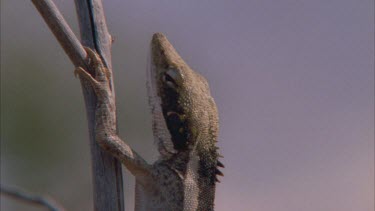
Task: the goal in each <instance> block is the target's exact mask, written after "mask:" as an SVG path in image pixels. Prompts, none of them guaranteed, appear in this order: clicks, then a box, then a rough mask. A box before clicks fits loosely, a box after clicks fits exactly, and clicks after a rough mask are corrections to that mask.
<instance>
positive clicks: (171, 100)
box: [75, 33, 224, 211]
mask: <svg viewBox="0 0 375 211" xmlns="http://www.w3.org/2000/svg"><path fill="white" fill-rule="evenodd" d="M86 51H87V53H88V57H89V61H90V62H89V68H92V70H93V72H94V75H93V76H92V75H90V74H89V73H88V72H87V71H85V70H84V69H82V68H77V69H76V70H75V74H77V75H79V76H80V77H81V78H83V79H84V80H87V81H88V82H89V84H91V86H92V88H93V89H94V91H95V93H96V95H97V100H98V102H97V110H96V131H97V133H96V140H97V141H98V143H99V145H100V146H101V147H102V148H103V149H105V150H107V151H109V152H110V153H111V154H112V155H113V156H115V157H117V158H118V159H119V160H120V161H121V162H122V163H123V164H124V165H125V166H126V168H128V170H129V171H130V172H131V173H132V174H133V175H134V176H135V178H136V199H135V210H137V211H152V210H160V211H168V210H171V211H172V210H173V211H179V210H183V211H193V210H194V211H195V210H199V211H212V210H214V198H215V184H216V182H217V181H218V180H217V175H222V173H221V172H220V170H218V167H224V166H223V164H222V163H221V162H219V161H218V157H219V156H220V155H219V153H218V148H217V146H216V142H217V134H218V128H219V126H218V112H217V108H216V105H215V102H214V100H213V98H212V97H211V94H210V90H209V87H208V83H207V81H206V79H205V78H204V77H203V76H201V75H199V74H198V73H196V72H195V71H193V70H192V69H191V68H190V67H189V66H188V65H187V64H186V63H185V62H184V61H183V60H182V58H181V57H180V56H179V55H178V53H177V52H176V50H175V49H174V48H173V46H172V45H171V44H170V43H169V41H168V40H167V38H166V37H165V36H164V35H163V34H161V33H156V34H154V36H153V38H152V42H151V57H152V58H151V64H150V67H149V72H148V91H149V98H150V100H149V101H150V105H151V110H152V115H153V132H154V138H155V141H156V143H157V146H158V150H159V152H160V158H159V159H158V160H157V161H156V162H155V163H154V164H152V165H150V164H148V163H147V162H146V161H145V160H144V159H143V158H142V157H141V156H140V155H138V154H137V153H136V152H135V151H133V150H132V149H131V148H130V147H129V146H128V145H127V144H126V143H125V142H124V141H122V140H121V139H120V138H119V137H118V135H117V131H116V114H115V105H114V98H113V96H112V92H111V88H110V85H109V78H110V76H109V71H108V70H107V69H106V68H105V67H104V65H103V63H102V61H101V59H100V57H99V56H98V55H97V54H96V53H95V52H93V51H92V50H90V49H88V48H86Z"/></svg>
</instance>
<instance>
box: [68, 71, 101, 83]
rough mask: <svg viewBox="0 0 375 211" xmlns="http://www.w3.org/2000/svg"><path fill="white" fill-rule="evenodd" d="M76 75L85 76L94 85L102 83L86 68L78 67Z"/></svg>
mask: <svg viewBox="0 0 375 211" xmlns="http://www.w3.org/2000/svg"><path fill="white" fill-rule="evenodd" d="M74 75H75V77H77V75H78V76H79V77H80V78H84V79H86V80H87V81H89V82H90V84H91V85H92V86H94V87H98V86H99V85H100V84H99V83H98V81H97V80H96V79H95V78H93V77H92V76H91V75H90V73H88V72H87V71H86V70H85V69H83V68H82V67H77V68H76V69H75V70H74Z"/></svg>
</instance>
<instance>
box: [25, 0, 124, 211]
mask: <svg viewBox="0 0 375 211" xmlns="http://www.w3.org/2000/svg"><path fill="white" fill-rule="evenodd" d="M32 2H33V4H34V5H35V7H36V8H37V9H38V11H39V13H40V14H41V16H42V17H43V19H44V20H45V21H46V23H47V25H48V27H49V28H50V29H51V31H52V32H53V34H54V35H55V37H56V38H57V40H58V41H59V43H60V44H61V46H62V47H63V49H64V50H65V52H66V53H67V55H68V56H69V58H70V60H71V61H72V62H73V64H74V66H76V67H84V68H87V67H88V65H87V64H86V56H87V54H86V52H85V50H84V49H83V46H82V44H83V45H84V46H86V47H89V48H91V49H94V50H96V51H97V52H98V53H99V55H100V56H101V57H102V58H103V60H104V63H105V65H106V66H107V67H108V69H109V70H110V71H112V70H111V67H112V63H111V42H112V40H111V36H110V34H109V33H108V30H107V26H106V21H105V17H104V10H103V6H102V3H101V0H76V1H75V2H76V8H77V14H78V21H79V26H80V32H81V40H82V44H81V43H80V42H79V40H78V39H77V37H76V36H75V35H74V33H73V32H72V30H71V29H70V27H69V26H68V24H67V23H66V21H65V20H64V18H63V17H62V15H61V13H60V12H59V11H58V9H57V7H56V5H55V4H54V3H53V2H52V1H51V0H32ZM88 71H90V70H88ZM111 75H113V74H111ZM81 85H82V91H83V95H84V99H85V105H86V112H87V120H88V128H89V139H90V148H91V158H92V169H93V186H94V188H93V189H94V210H96V211H123V210H124V193H123V181H122V169H121V163H120V162H119V161H118V160H117V159H115V158H114V157H113V156H112V155H110V154H109V153H107V152H105V151H103V150H102V149H101V148H100V147H99V146H98V144H97V142H96V140H95V110H96V101H97V100H96V96H95V94H94V93H93V90H92V89H91V87H90V86H87V85H86V84H85V83H84V82H83V81H81ZM111 87H113V79H112V78H111ZM112 92H113V95H114V89H113V88H112Z"/></svg>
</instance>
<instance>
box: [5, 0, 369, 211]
mask: <svg viewBox="0 0 375 211" xmlns="http://www.w3.org/2000/svg"><path fill="white" fill-rule="evenodd" d="M55 2H56V3H57V5H58V6H59V8H60V9H61V10H62V11H63V13H64V16H65V17H66V18H67V20H68V22H69V23H70V24H71V25H72V27H73V29H74V31H75V32H76V34H78V33H77V32H78V27H77V24H76V15H75V9H74V4H73V1H67V0H55ZM104 6H105V12H106V15H107V22H108V25H109V30H110V32H111V33H112V35H113V36H114V38H115V43H114V45H113V67H114V75H115V85H116V91H117V101H118V112H119V113H118V117H119V119H118V121H119V128H120V133H121V136H122V137H124V138H125V139H126V140H127V141H128V142H129V144H130V145H131V146H132V147H133V148H134V149H135V150H136V151H138V152H139V153H140V154H142V155H143V156H144V157H145V158H146V159H147V160H149V161H152V160H154V159H155V158H156V157H157V154H156V150H155V147H154V146H153V144H152V133H151V124H150V114H149V110H148V106H147V95H146V86H145V80H146V61H147V55H148V51H149V42H150V39H151V36H152V34H153V33H154V32H163V33H165V34H166V35H167V37H168V38H169V39H170V41H171V42H172V43H173V44H174V46H175V47H176V48H177V50H178V51H179V52H180V54H181V55H182V57H183V58H184V59H185V60H186V62H187V63H188V64H190V66H191V67H193V68H194V69H195V70H197V71H198V72H200V73H202V74H203V75H204V76H205V77H207V79H208V81H209V83H210V86H211V89H212V92H213V96H214V97H215V99H216V102H217V104H218V107H219V111H220V123H221V126H220V129H221V131H220V137H219V146H220V148H221V152H222V154H223V155H224V156H225V158H224V159H223V163H224V164H225V165H226V168H225V169H224V174H225V177H224V178H222V179H221V180H222V183H221V184H219V185H218V188H217V199H216V210H218V211H227V210H252V211H274V210H278V211H301V210H303V211H317V210H318V211H336V210H337V211H339V210H340V211H373V210H374V2H373V1H371V0H324V1H323V0H315V1H306V0H303V1H294V0H285V1H276V0H273V1H271V0H263V1H253V0H252V1H236V0H233V1H197V0H194V1H166V0H163V1H120V0H112V1H105V2H104ZM85 118H86V116H85V111H84V103H83V97H82V94H81V89H80V85H79V81H78V80H77V79H75V78H74V76H73V66H72V64H71V63H70V61H69V60H68V58H67V56H66V55H65V54H64V52H63V51H62V49H61V48H60V46H59V45H58V43H57V41H56V40H55V38H54V37H53V35H52V33H51V32H50V31H49V29H48V28H47V27H46V24H45V23H44V22H43V20H42V19H41V17H40V16H39V14H38V13H37V12H36V9H35V8H34V7H33V5H32V4H31V2H30V1H13V0H2V1H1V183H3V184H10V185H16V186H20V187H24V188H25V189H28V190H30V191H32V192H36V193H43V194H49V195H51V196H53V197H54V198H56V199H58V200H59V201H60V202H61V203H62V204H63V205H64V206H66V207H67V208H68V209H69V210H91V209H92V196H91V190H92V187H91V171H90V157H89V156H90V154H89V149H88V140H87V129H86V128H87V126H86V119H85ZM125 180H126V183H125V186H126V187H125V188H126V190H127V191H128V192H127V193H126V207H127V210H132V209H133V206H134V205H133V201H134V200H133V198H134V195H133V194H134V193H133V192H132V191H133V188H134V187H133V186H134V180H133V178H132V177H131V176H130V175H129V174H128V173H126V175H125ZM1 209H2V210H24V209H26V208H25V207H23V206H20V205H18V204H17V203H14V201H10V200H8V199H5V198H1ZM28 209H30V208H28ZM35 210H38V209H35Z"/></svg>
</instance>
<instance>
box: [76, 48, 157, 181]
mask: <svg viewBox="0 0 375 211" xmlns="http://www.w3.org/2000/svg"><path fill="white" fill-rule="evenodd" d="M85 50H86V52H87V55H88V62H87V63H88V67H89V68H90V69H91V70H92V72H93V75H91V74H90V73H89V72H87V71H86V70H85V69H83V68H82V67H78V68H77V69H76V70H75V71H74V74H75V75H76V76H77V75H78V76H79V77H80V78H81V80H85V81H87V82H88V83H89V84H90V86H91V87H92V88H93V90H94V92H95V94H96V97H97V105H96V112H95V122H96V124H95V132H96V134H95V138H96V141H97V142H98V144H99V145H100V146H101V147H102V148H103V149H105V150H106V151H108V152H110V153H111V154H112V155H113V156H115V157H116V158H117V159H119V160H120V161H121V162H122V163H123V164H124V165H125V166H126V167H127V168H128V170H129V171H130V172H131V173H132V174H133V175H134V176H136V177H137V178H139V179H142V178H146V177H147V176H149V175H150V169H151V168H150V165H149V164H147V162H146V161H145V160H144V159H143V158H142V157H141V156H140V155H138V154H137V153H136V152H135V151H134V150H133V149H131V148H130V147H129V146H128V145H127V144H126V143H125V142H124V141H122V140H121V138H120V137H119V136H118V135H117V129H116V112H115V111H116V107H115V99H114V97H113V94H112V90H111V86H110V72H109V70H108V69H107V68H105V66H104V64H103V62H102V61H101V59H100V57H99V55H98V54H96V53H95V52H94V51H93V50H91V49H90V48H85Z"/></svg>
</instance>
